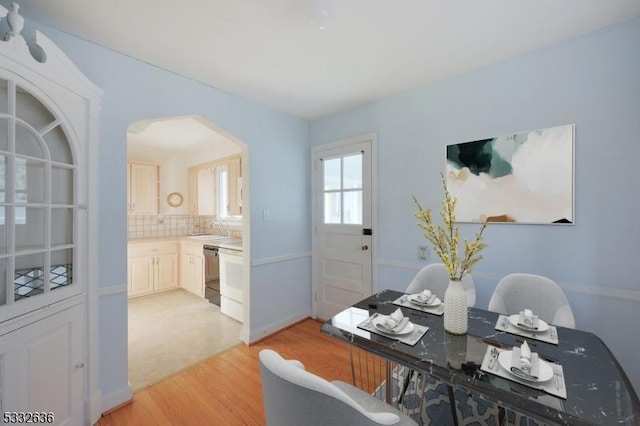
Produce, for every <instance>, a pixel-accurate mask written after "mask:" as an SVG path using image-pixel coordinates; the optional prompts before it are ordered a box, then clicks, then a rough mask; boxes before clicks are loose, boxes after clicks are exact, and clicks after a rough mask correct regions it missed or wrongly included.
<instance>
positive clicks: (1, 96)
mask: <svg viewBox="0 0 640 426" xmlns="http://www.w3.org/2000/svg"><path fill="white" fill-rule="evenodd" d="M7 93H8V91H7V80H0V113H2V114H7V113H8V111H9V106H8V105H9V96H8V95H7ZM3 121H4V120H3Z"/></svg>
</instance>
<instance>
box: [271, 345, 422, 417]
mask: <svg viewBox="0 0 640 426" xmlns="http://www.w3.org/2000/svg"><path fill="white" fill-rule="evenodd" d="M259 358H260V375H261V378H262V395H263V399H264V409H265V414H266V418H267V425H272V426H298V425H303V424H304V425H337V426H339V425H344V426H351V425H411V426H417V423H416V422H415V421H414V420H413V419H411V418H410V417H409V416H407V415H405V414H403V413H402V412H400V411H399V410H397V409H396V408H394V407H392V406H391V405H389V404H387V403H385V402H384V401H382V400H380V399H378V398H376V397H374V396H373V395H370V394H368V393H366V392H364V391H363V390H360V389H358V388H356V387H355V386H352V385H350V384H348V383H345V382H342V381H339V380H336V381H333V382H329V381H327V380H325V379H323V378H321V377H319V376H316V375H315V374H312V373H309V372H308V371H306V370H305V368H304V365H303V364H302V363H301V362H300V361H297V360H285V359H284V358H282V357H281V356H280V354H278V353H277V352H275V351H273V350H271V349H263V350H261V351H260V354H259Z"/></svg>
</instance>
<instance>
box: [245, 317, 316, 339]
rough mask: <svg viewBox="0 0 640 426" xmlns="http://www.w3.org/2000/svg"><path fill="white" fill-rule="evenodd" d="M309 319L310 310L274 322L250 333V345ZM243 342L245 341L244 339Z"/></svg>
mask: <svg viewBox="0 0 640 426" xmlns="http://www.w3.org/2000/svg"><path fill="white" fill-rule="evenodd" d="M307 318H311V311H310V310H306V311H303V312H300V313H298V314H295V315H290V316H288V317H286V318H282V319H280V320H278V321H275V322H272V323H271V324H267V325H265V326H264V327H260V328H258V329H257V330H253V331H251V332H250V333H249V339H248V341H249V344H252V343H256V342H257V341H259V340H262V339H264V338H265V337H268V336H271V335H272V334H275V333H277V332H279V331H280V330H283V329H285V328H287V327H290V326H292V325H294V324H296V323H298V322H300V321H302V320H304V319H307ZM241 338H242V337H241ZM243 341H245V340H244V339H243Z"/></svg>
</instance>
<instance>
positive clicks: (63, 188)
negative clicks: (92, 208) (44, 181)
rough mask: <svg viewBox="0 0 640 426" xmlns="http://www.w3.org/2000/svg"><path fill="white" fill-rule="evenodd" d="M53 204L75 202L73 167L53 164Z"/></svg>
mask: <svg viewBox="0 0 640 426" xmlns="http://www.w3.org/2000/svg"><path fill="white" fill-rule="evenodd" d="M51 188H52V191H51V204H63V205H70V204H73V169H67V168H63V167H58V166H51Z"/></svg>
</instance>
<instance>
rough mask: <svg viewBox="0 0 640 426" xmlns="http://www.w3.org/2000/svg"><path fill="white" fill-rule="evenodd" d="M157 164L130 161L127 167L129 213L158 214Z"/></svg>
mask: <svg viewBox="0 0 640 426" xmlns="http://www.w3.org/2000/svg"><path fill="white" fill-rule="evenodd" d="M158 172H159V167H158V165H157V164H151V163H141V162H129V163H128V169H127V178H128V185H129V186H128V188H129V191H128V197H127V206H128V213H129V214H137V215H143V214H144V215H153V214H158V201H159V200H158V186H159V184H160V182H159V180H158Z"/></svg>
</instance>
